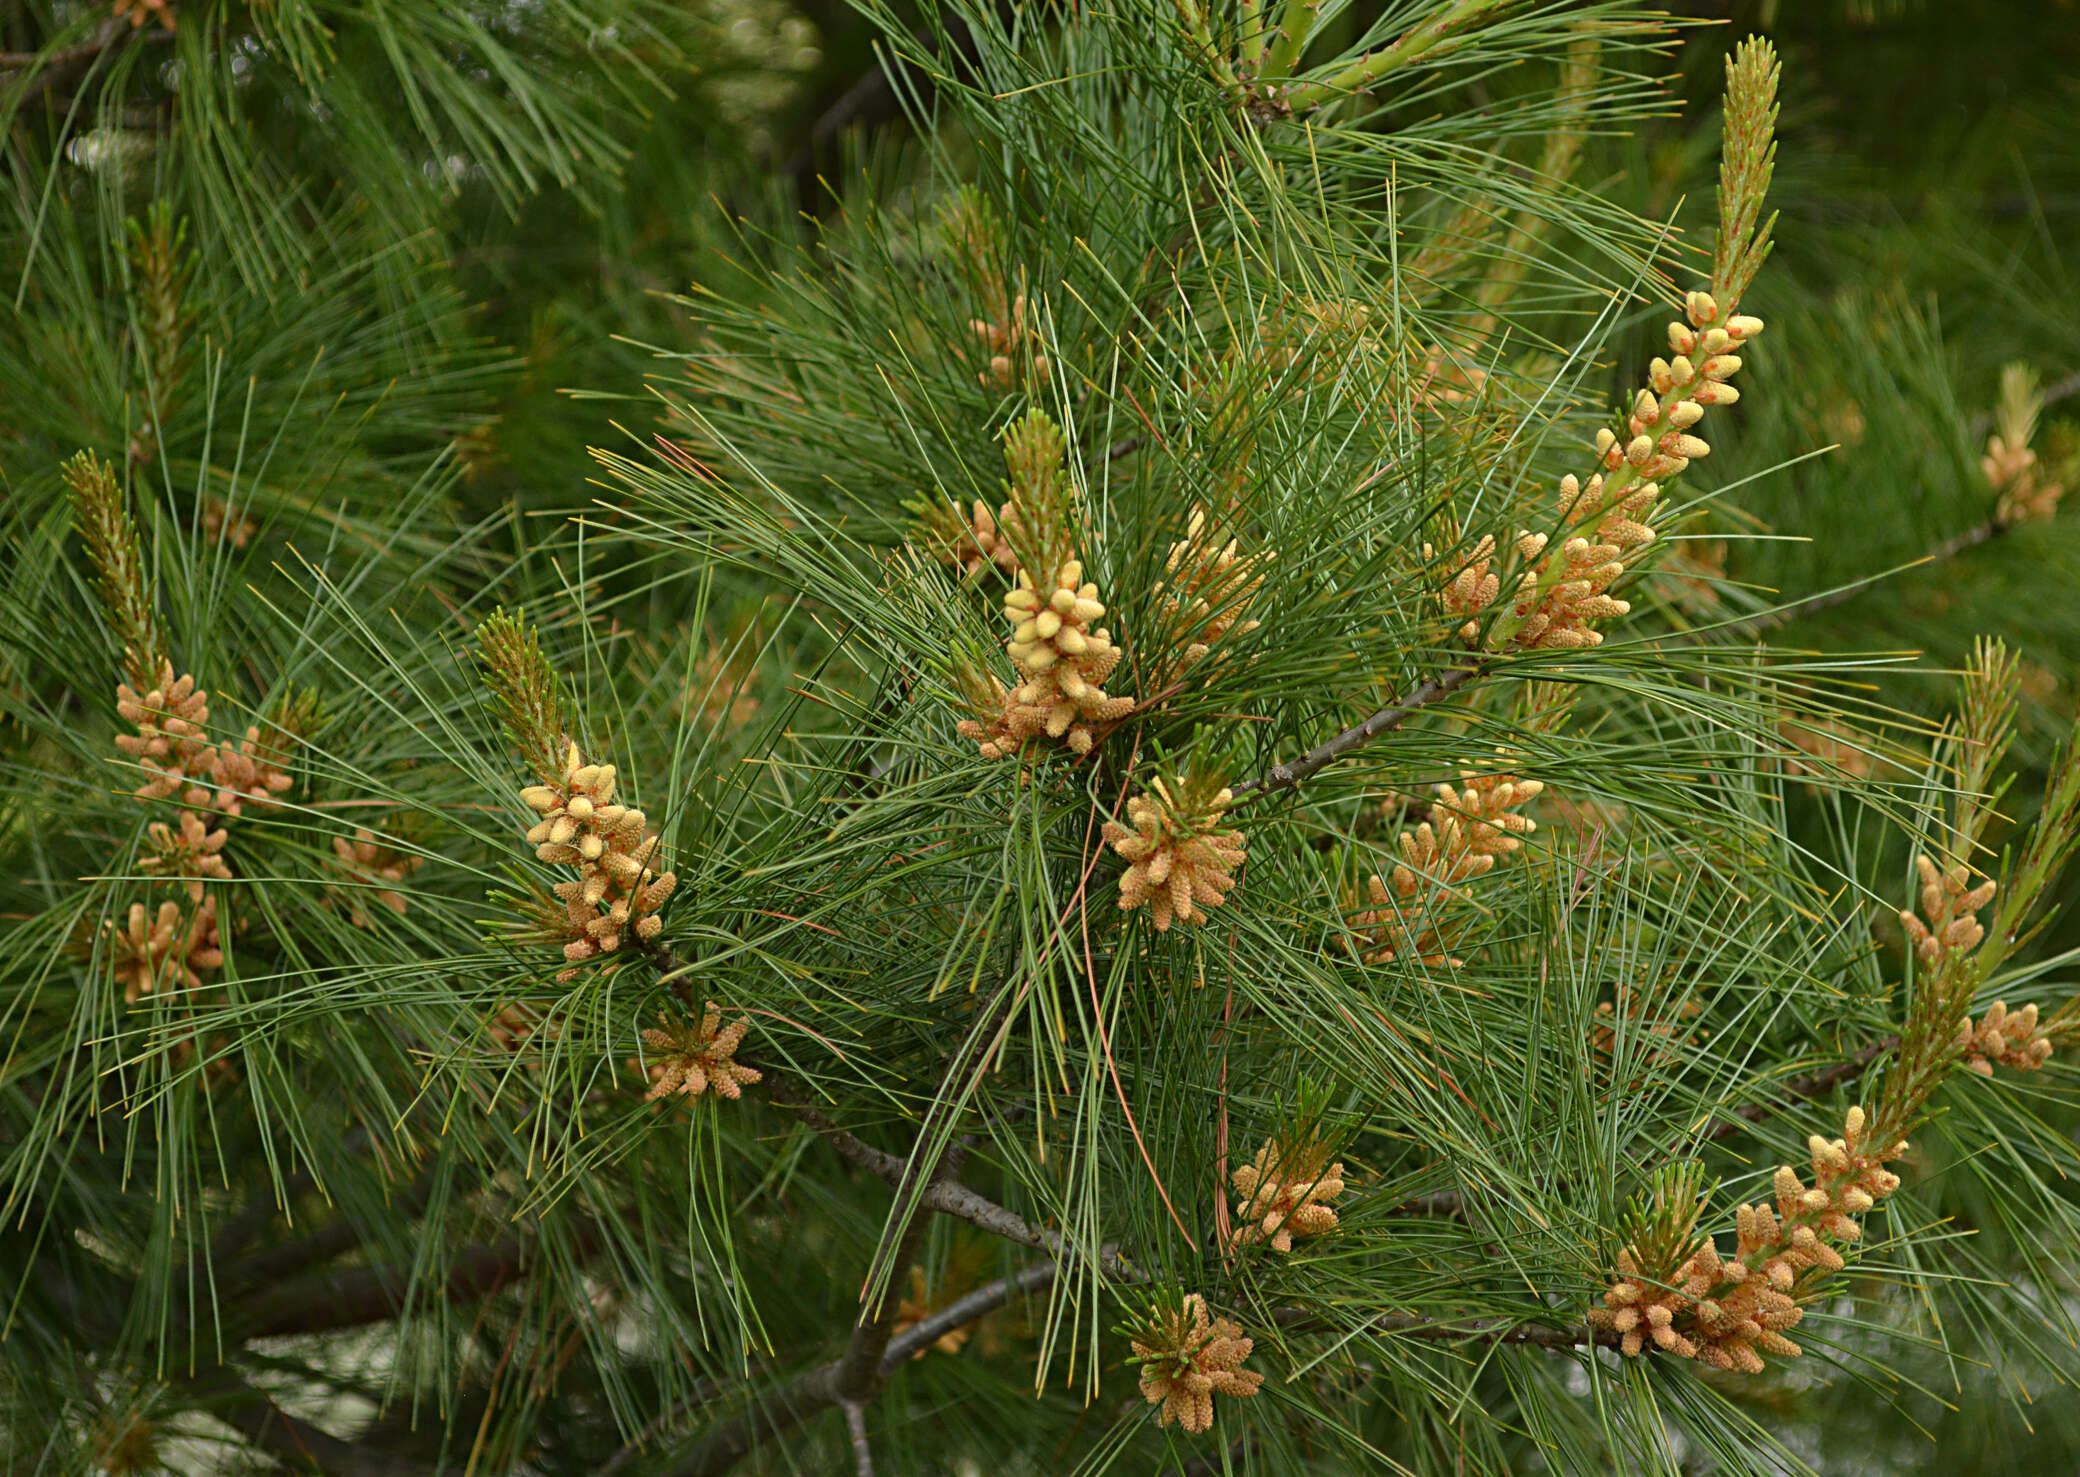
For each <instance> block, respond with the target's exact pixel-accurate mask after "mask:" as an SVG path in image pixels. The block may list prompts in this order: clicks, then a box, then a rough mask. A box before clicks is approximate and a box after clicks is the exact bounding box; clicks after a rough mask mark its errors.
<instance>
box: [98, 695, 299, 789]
mask: <svg viewBox="0 0 2080 1477" xmlns="http://www.w3.org/2000/svg"><path fill="white" fill-rule="evenodd" d="M116 712H117V713H119V714H120V715H121V716H122V718H123V721H124V722H126V723H134V724H136V725H137V732H136V733H135V734H117V735H116V747H117V748H119V749H121V750H122V751H123V752H124V753H125V754H128V755H129V756H130V757H131V758H133V759H135V760H136V761H137V763H138V767H139V768H141V769H143V770H144V772H145V775H146V779H145V782H144V783H143V784H142V785H140V786H138V788H137V791H136V793H137V797H138V798H139V799H140V800H162V799H165V798H166V797H167V796H169V795H176V794H177V795H179V796H180V798H181V803H182V804H184V805H188V806H191V807H194V808H196V809H215V810H218V811H221V812H223V813H224V814H225V815H227V816H232V817H236V816H239V815H241V814H243V813H244V810H245V807H246V806H247V805H254V806H258V807H260V808H262V809H269V808H272V807H274V806H276V805H277V804H279V801H278V799H277V797H278V796H280V795H281V794H282V793H283V792H284V791H286V790H288V789H289V787H290V786H291V784H292V783H293V781H292V780H291V779H290V777H289V775H288V774H287V772H286V771H285V769H284V767H283V766H284V762H285V760H286V758H287V756H286V755H285V754H283V753H282V752H281V751H280V749H279V748H278V747H276V746H275V745H273V744H269V743H266V742H263V741H262V739H261V737H260V729H259V727H258V725H255V726H253V727H250V728H248V729H247V730H246V732H245V738H244V739H243V740H242V741H241V742H240V743H239V745H238V746H237V747H236V748H232V747H230V746H228V745H221V744H214V743H211V742H210V739H209V735H208V733H207V732H206V731H205V727H204V725H206V724H207V723H208V722H209V694H208V693H207V692H205V691H203V690H202V689H201V688H199V687H197V686H196V685H195V679H194V677H192V676H189V675H182V676H181V677H179V678H176V677H175V676H174V674H173V664H172V663H171V662H167V663H164V664H163V665H162V666H161V667H160V671H159V677H158V680H157V682H156V683H155V684H154V685H153V686H152V687H151V689H150V690H149V691H147V692H145V693H143V694H141V695H140V694H139V693H138V692H137V690H136V689H135V688H133V687H131V685H130V684H129V683H127V682H119V683H117V684H116Z"/></svg>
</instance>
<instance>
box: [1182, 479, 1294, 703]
mask: <svg viewBox="0 0 2080 1477" xmlns="http://www.w3.org/2000/svg"><path fill="white" fill-rule="evenodd" d="M1240 547H1241V546H1240V545H1239V544H1238V542H1237V541H1236V540H1234V539H1232V538H1231V539H1229V540H1228V541H1227V543H1225V544H1223V543H1221V542H1220V540H1219V539H1218V538H1216V537H1213V536H1211V535H1210V533H1209V528H1208V524H1207V521H1206V510H1205V509H1204V508H1194V509H1193V510H1192V515H1191V518H1190V519H1189V520H1188V521H1187V523H1186V524H1185V536H1184V537H1183V538H1182V539H1180V540H1178V541H1177V542H1176V543H1174V544H1172V545H1171V546H1170V554H1169V557H1168V558H1166V559H1165V560H1164V561H1163V573H1164V576H1165V578H1164V580H1163V582H1162V583H1161V584H1159V585H1157V586H1156V592H1157V594H1159V595H1160V596H1161V597H1162V620H1163V625H1164V628H1165V631H1166V632H1167V635H1168V640H1167V642H1166V645H1167V646H1168V648H1169V650H1170V651H1171V652H1172V653H1173V660H1174V666H1175V668H1176V669H1180V670H1181V669H1182V668H1184V667H1189V666H1192V665H1193V664H1195V663H1197V662H1199V661H1201V660H1203V659H1204V658H1205V656H1206V654H1207V653H1208V651H1210V650H1211V649H1212V647H1213V646H1214V644H1215V643H1216V642H1218V641H1220V640H1221V639H1222V638H1223V637H1225V636H1227V635H1228V634H1230V633H1231V632H1232V633H1234V634H1236V635H1242V634H1245V633H1247V632H1250V631H1254V630H1255V629H1256V628H1257V626H1258V625H1259V622H1257V621H1253V620H1247V619H1245V618H1244V611H1245V609H1246V608H1247V606H1248V604H1249V600H1250V597H1251V596H1252V595H1254V594H1255V593H1256V591H1257V588H1258V586H1260V585H1262V584H1263V583H1264V566H1265V565H1267V564H1269V563H1270V562H1271V560H1272V559H1273V558H1274V557H1276V556H1274V555H1271V554H1254V555H1243V554H1240V553H1238V552H1237V551H1238V550H1239V548H1240Z"/></svg>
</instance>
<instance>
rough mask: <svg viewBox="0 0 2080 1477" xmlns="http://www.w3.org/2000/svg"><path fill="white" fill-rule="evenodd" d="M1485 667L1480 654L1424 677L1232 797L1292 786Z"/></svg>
mask: <svg viewBox="0 0 2080 1477" xmlns="http://www.w3.org/2000/svg"><path fill="white" fill-rule="evenodd" d="M1487 669H1488V661H1487V659H1486V658H1481V659H1479V660H1476V661H1473V662H1470V663H1468V664H1467V665H1465V666H1455V667H1451V668H1449V669H1447V670H1446V671H1444V672H1443V673H1441V674H1440V675H1438V676H1435V677H1428V678H1425V679H1424V680H1423V682H1422V683H1421V684H1420V685H1419V686H1418V687H1417V688H1416V689H1415V691H1413V692H1411V693H1410V694H1409V695H1408V696H1407V697H1406V698H1403V699H1402V700H1401V701H1400V702H1398V703H1394V704H1392V705H1391V706H1389V707H1384V708H1381V709H1380V710H1379V711H1378V712H1377V713H1374V714H1373V715H1372V716H1371V717H1370V718H1367V719H1366V720H1365V721H1364V722H1363V723H1360V724H1357V725H1356V726H1355V727H1351V728H1346V729H1345V730H1344V731H1343V732H1342V733H1339V734H1337V735H1336V736H1335V737H1334V738H1332V739H1329V740H1328V741H1327V742H1325V743H1321V744H1317V745H1316V746H1315V747H1314V748H1312V749H1309V750H1308V751H1307V752H1306V753H1305V754H1303V755H1301V756H1300V757H1299V758H1298V759H1295V760H1294V761H1293V762H1292V763H1291V764H1276V765H1273V766H1272V767H1271V768H1270V769H1268V770H1266V771H1265V772H1264V773H1263V774H1262V775H1260V776H1259V777H1258V778H1256V779H1253V780H1245V781H1243V782H1242V783H1241V784H1239V785H1236V786H1235V787H1234V797H1235V799H1236V800H1238V801H1239V800H1241V799H1242V798H1243V797H1244V796H1246V795H1253V794H1258V793H1262V794H1266V795H1268V794H1270V793H1272V792H1273V791H1276V790H1287V789H1291V788H1292V787H1293V786H1294V785H1297V784H1299V783H1300V782H1301V781H1303V780H1305V779H1307V778H1309V777H1310V776H1312V775H1314V774H1315V773H1316V772H1318V771H1320V770H1322V769H1325V768H1327V767H1328V766H1329V765H1331V764H1333V763H1335V762H1336V761H1337V760H1338V759H1341V758H1342V757H1343V756H1344V755H1345V754H1348V753H1350V752H1351V751H1352V750H1353V749H1356V748H1359V747H1360V746H1362V745H1364V744H1368V743H1370V742H1371V741H1372V740H1374V739H1376V738H1378V737H1379V736H1380V735H1381V734H1383V733H1392V732H1393V731H1394V730H1395V729H1397V728H1399V727H1400V726H1401V725H1402V724H1403V723H1405V722H1407V721H1408V719H1410V718H1411V717H1413V716H1414V715H1415V714H1417V713H1419V712H1421V711H1422V710H1423V709H1424V708H1427V707H1429V706H1430V704H1432V703H1434V702H1436V701H1437V700H1438V699H1439V698H1445V697H1450V696H1451V695H1452V694H1453V693H1455V692H1457V691H1458V690H1459V689H1460V688H1462V687H1464V686H1465V685H1466V684H1467V683H1468V682H1471V681H1472V680H1473V679H1474V678H1475V677H1478V676H1479V675H1480V674H1481V673H1483V672H1485V671H1487Z"/></svg>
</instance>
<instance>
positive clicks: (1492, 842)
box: [1350, 771, 1545, 968]
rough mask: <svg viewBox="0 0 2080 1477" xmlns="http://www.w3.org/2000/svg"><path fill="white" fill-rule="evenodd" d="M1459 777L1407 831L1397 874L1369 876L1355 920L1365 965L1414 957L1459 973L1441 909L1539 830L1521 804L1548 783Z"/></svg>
mask: <svg viewBox="0 0 2080 1477" xmlns="http://www.w3.org/2000/svg"><path fill="white" fill-rule="evenodd" d="M1460 778H1461V779H1462V780H1463V781H1464V782H1465V787H1464V788H1463V789H1461V788H1458V787H1455V786H1452V785H1449V784H1440V785H1438V786H1437V787H1436V792H1435V793H1436V795H1437V799H1436V800H1435V801H1433V802H1432V804H1431V806H1430V814H1429V818H1428V819H1427V820H1425V821H1423V822H1422V824H1420V825H1418V826H1415V827H1414V828H1412V829H1406V830H1403V831H1402V833H1401V838H1400V848H1401V860H1400V861H1399V862H1398V863H1397V864H1396V865H1395V867H1394V870H1393V872H1392V873H1390V874H1389V876H1388V877H1387V878H1386V879H1385V880H1382V879H1381V878H1380V877H1379V876H1377V875H1376V874H1375V875H1374V876H1372V877H1370V878H1368V879H1367V881H1366V884H1365V886H1366V892H1367V896H1368V899H1369V901H1370V902H1371V907H1369V908H1364V907H1360V908H1359V909H1358V911H1355V912H1353V913H1352V914H1351V918H1350V926H1351V930H1352V932H1353V933H1354V934H1355V935H1357V937H1358V939H1359V940H1360V948H1359V958H1360V959H1362V960H1363V961H1364V962H1365V963H1367V964H1391V963H1392V962H1393V961H1394V960H1395V959H1397V958H1399V957H1400V956H1402V955H1403V954H1413V955H1415V956H1416V957H1417V958H1419V959H1421V960H1422V961H1423V963H1425V964H1427V965H1429V966H1431V967H1432V968H1437V967H1440V966H1445V967H1450V968H1457V967H1458V966H1459V965H1460V964H1461V963H1462V962H1463V961H1461V960H1458V959H1454V958H1452V957H1451V953H1450V950H1449V948H1448V946H1447V943H1446V941H1445V939H1444V937H1443V934H1442V933H1441V932H1440V930H1439V928H1438V922H1439V920H1438V917H1437V912H1438V909H1439V908H1440V907H1441V906H1443V905H1444V904H1445V903H1448V902H1455V901H1460V900H1463V899H1464V898H1465V896H1466V893H1465V889H1464V887H1463V886H1462V884H1463V883H1465V882H1468V881H1470V880H1471V879H1473V878H1475V877H1479V876H1481V875H1483V874H1484V873H1486V872H1489V871H1491V870H1492V869H1493V868H1494V866H1495V863H1496V861H1497V859H1499V858H1501V857H1506V856H1508V855H1509V854H1510V853H1511V852H1513V851H1515V850H1517V849H1518V848H1519V847H1520V846H1522V845H1523V844H1524V841H1523V838H1524V837H1525V836H1527V835H1529V834H1530V833H1531V832H1533V831H1535V830H1537V829H1538V824H1537V822H1535V821H1533V820H1532V819H1531V817H1529V816H1527V815H1520V814H1518V813H1517V807H1519V806H1522V805H1529V804H1530V803H1531V802H1532V801H1533V800H1535V799H1537V798H1538V797H1539V796H1540V795H1541V794H1543V793H1544V792H1545V785H1544V783H1543V782H1542V781H1539V780H1529V779H1520V778H1518V777H1517V776H1516V775H1513V774H1491V775H1476V774H1474V773H1472V772H1471V771H1461V773H1460Z"/></svg>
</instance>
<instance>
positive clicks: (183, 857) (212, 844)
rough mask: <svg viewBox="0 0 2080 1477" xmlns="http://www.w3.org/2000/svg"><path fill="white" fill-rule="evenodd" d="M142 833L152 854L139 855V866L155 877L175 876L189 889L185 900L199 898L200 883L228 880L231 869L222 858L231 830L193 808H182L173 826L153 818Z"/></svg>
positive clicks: (200, 892)
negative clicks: (197, 812) (148, 842)
mask: <svg viewBox="0 0 2080 1477" xmlns="http://www.w3.org/2000/svg"><path fill="white" fill-rule="evenodd" d="M145 834H146V835H147V836H148V837H149V838H150V840H151V843H152V854H151V855H150V856H145V857H140V858H138V862H137V865H138V869H139V870H140V871H143V872H148V873H150V874H152V875H153V876H157V877H177V878H180V879H181V880H182V882H183V884H184V885H185V886H186V887H187V889H188V901H189V902H191V903H199V902H201V901H202V884H203V883H204V882H205V881H209V882H228V881H229V880H230V879H231V868H230V867H229V866H228V865H227V864H226V863H225V861H224V855H223V853H224V843H225V842H227V841H229V840H230V839H231V833H230V832H229V831H226V830H225V829H224V828H223V827H222V826H218V827H216V828H215V829H211V827H210V823H209V822H208V821H207V820H205V819H204V818H203V817H202V816H200V815H198V814H196V813H195V812H194V811H192V810H183V811H181V812H180V813H179V814H178V815H177V816H176V817H175V819H174V823H173V824H172V825H168V824H167V823H166V822H164V821H153V822H152V823H151V825H150V826H148V827H147V828H146V831H145Z"/></svg>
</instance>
